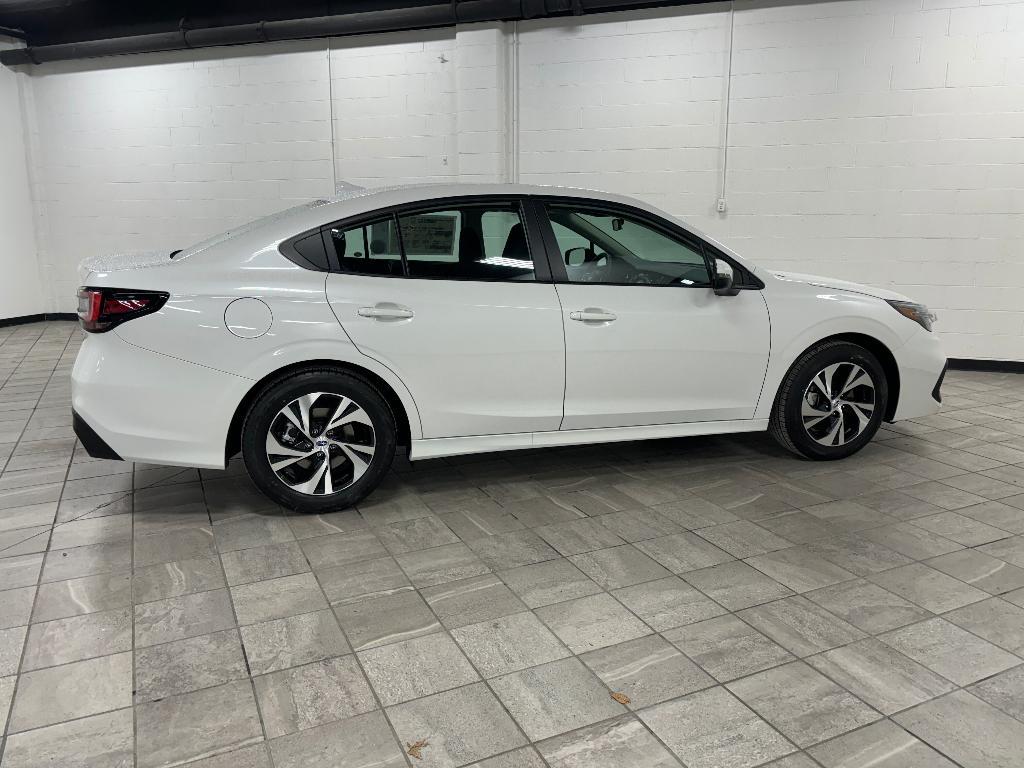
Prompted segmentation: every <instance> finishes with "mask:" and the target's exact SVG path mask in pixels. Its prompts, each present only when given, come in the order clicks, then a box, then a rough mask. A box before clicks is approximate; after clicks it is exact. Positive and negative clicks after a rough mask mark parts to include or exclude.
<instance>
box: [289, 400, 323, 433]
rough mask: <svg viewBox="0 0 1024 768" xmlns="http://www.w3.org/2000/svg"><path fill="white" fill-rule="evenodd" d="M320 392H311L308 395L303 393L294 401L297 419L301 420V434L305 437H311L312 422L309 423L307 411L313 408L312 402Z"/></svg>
mask: <svg viewBox="0 0 1024 768" xmlns="http://www.w3.org/2000/svg"><path fill="white" fill-rule="evenodd" d="M320 394H321V393H320V392H311V393H310V394H308V395H303V396H302V397H300V398H299V399H298V400H296V401H295V405H296V406H297V407H298V409H299V420H300V422H301V427H300V428H301V429H302V434H304V435H305V436H306V437H311V436H312V432H311V431H310V430H311V429H312V426H313V425H312V424H310V423H309V412H310V410H311V409H312V408H313V403H315V402H316V401H317V398H319V397H320Z"/></svg>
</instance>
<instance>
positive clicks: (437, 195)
mask: <svg viewBox="0 0 1024 768" xmlns="http://www.w3.org/2000/svg"><path fill="white" fill-rule="evenodd" d="M477 195H480V196H490V195H493V196H505V195H507V196H538V197H570V198H581V199H588V200H601V201H606V202H609V203H619V204H621V205H627V206H632V207H634V208H638V209H640V210H643V211H646V212H648V213H651V214H654V215H655V216H659V217H662V218H666V219H670V220H672V221H674V222H675V223H676V224H678V225H679V226H681V227H683V228H684V229H686V230H687V231H689V232H691V233H693V234H694V235H696V236H698V237H700V238H703V239H704V240H706V241H708V242H710V243H712V244H713V245H715V246H716V247H718V248H719V249H720V250H722V251H724V252H725V253H727V254H729V255H730V256H733V257H735V258H737V259H739V257H738V256H737V254H735V253H734V252H733V251H732V250H731V249H729V248H728V247H727V246H725V245H724V244H722V243H720V242H718V241H717V240H715V239H714V238H713V237H710V236H709V235H707V234H706V233H704V232H701V231H700V230H698V229H696V228H694V227H692V226H690V225H689V224H687V223H686V222H684V221H681V220H680V219H678V218H677V217H675V216H673V215H672V214H670V213H668V212H666V211H663V210H661V209H659V208H656V207H654V206H652V205H649V204H648V203H645V202H644V201H643V200H638V199H636V198H634V197H629V196H626V195H617V194H612V193H609V192H603V191H601V190H596V189H585V188H581V187H566V186H546V185H540V184H486V183H476V182H441V183H429V184H403V185H396V186H386V187H373V188H364V187H357V186H353V185H344V186H342V187H340V188H339V189H338V191H337V193H336V194H335V195H333V196H331V197H327V198H321V199H317V200H313V201H311V202H307V203H303V204H301V205H298V206H295V207H294V208H290V209H287V210H285V211H281V212H279V213H275V214H272V215H270V216H267V217H264V218H262V219H258V220H256V221H253V222H251V223H249V224H247V225H244V226H242V227H236V228H233V229H231V230H229V231H227V232H223V233H221V234H220V235H216V236H214V237H212V238H210V239H209V240H206V241H204V242H202V243H198V244H196V245H194V246H192V247H191V248H188V249H186V250H185V251H184V252H183V253H182V254H181V255H182V257H186V256H191V255H193V254H195V253H198V252H200V251H203V250H206V249H207V248H209V247H211V246H213V245H217V244H218V243H221V242H224V241H226V240H232V239H235V238H236V237H239V236H242V235H248V234H252V235H254V236H256V237H259V238H263V239H272V240H275V241H277V242H280V241H281V240H284V239H286V238H288V237H292V236H294V235H297V234H299V233H301V232H304V231H306V230H311V229H316V228H317V227H320V226H323V225H324V224H326V223H328V222H331V221H340V220H342V219H347V218H351V217H355V216H361V215H362V214H366V213H372V212H373V211H375V210H378V209H385V208H391V207H393V206H397V205H404V204H407V203H419V202H429V201H431V200H443V199H445V198H455V197H472V196H477ZM268 236H269V237H268ZM740 261H741V263H743V264H744V266H747V267H748V268H751V269H752V268H753V267H752V265H749V264H747V263H746V262H744V261H742V260H740Z"/></svg>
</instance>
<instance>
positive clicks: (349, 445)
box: [242, 368, 397, 513]
mask: <svg viewBox="0 0 1024 768" xmlns="http://www.w3.org/2000/svg"><path fill="white" fill-rule="evenodd" d="M396 431H397V430H396V426H395V417H394V414H392V412H391V409H390V407H389V406H388V404H387V401H386V400H385V399H384V397H383V396H382V395H381V394H380V393H379V392H378V391H377V390H376V389H375V388H374V387H373V386H372V385H371V384H370V383H368V382H367V381H365V380H363V379H361V378H359V377H357V376H354V375H352V374H350V373H346V372H344V371H341V370H336V369H330V368H312V369H308V370H304V371H300V372H298V373H295V374H292V375H291V376H288V377H286V378H284V379H281V380H279V381H277V382H275V383H273V384H271V385H270V386H269V387H267V388H266V389H265V390H264V391H263V392H261V393H260V394H259V395H258V396H257V397H256V399H255V401H254V402H253V404H252V406H251V407H250V409H249V413H248V415H247V416H246V418H245V422H244V424H243V426H242V457H243V459H244V461H245V467H246V470H247V471H248V472H249V476H250V477H251V478H252V480H253V482H254V483H255V484H256V485H257V486H258V487H259V488H260V490H262V491H263V492H264V493H265V494H267V496H269V497H270V498H271V499H273V500H274V501H276V502H278V503H279V504H281V505H283V506H285V507H288V508H289V509H295V510H298V511H301V512H318V513H319V512H329V511H333V510H338V509H343V508H345V507H350V506H352V505H354V504H356V503H357V502H358V501H360V500H361V499H363V498H364V497H365V496H366V495H367V494H369V493H370V492H371V491H372V490H373V489H374V488H376V487H377V485H378V484H379V483H380V481H381V480H382V479H383V478H384V475H385V474H386V473H387V471H388V469H389V468H390V466H391V462H392V460H393V459H394V455H395V440H396Z"/></svg>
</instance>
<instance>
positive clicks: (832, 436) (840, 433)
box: [822, 408, 846, 445]
mask: <svg viewBox="0 0 1024 768" xmlns="http://www.w3.org/2000/svg"><path fill="white" fill-rule="evenodd" d="M836 415H837V416H838V417H839V418H837V419H836V423H835V426H834V427H832V429H830V430H829V433H828V434H827V435H825V437H823V438H822V440H824V441H825V442H826V443H827V444H828V445H845V444H846V419H844V418H843V411H842V409H841V408H840V409H839V411H837V413H836Z"/></svg>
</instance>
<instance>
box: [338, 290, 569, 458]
mask: <svg viewBox="0 0 1024 768" xmlns="http://www.w3.org/2000/svg"><path fill="white" fill-rule="evenodd" d="M327 298H328V300H329V301H330V304H331V307H332V308H333V309H334V312H335V314H336V315H337V317H338V320H339V321H340V322H341V325H342V327H343V328H344V329H345V331H346V332H347V333H348V335H349V336H350V337H351V338H352V340H353V342H354V343H355V346H356V347H357V348H358V349H359V351H360V352H362V353H363V354H364V355H366V356H367V357H370V358H372V359H374V360H376V361H378V362H379V363H381V364H382V365H385V366H387V368H389V369H390V370H392V371H394V372H395V374H396V375H397V376H398V377H399V378H400V379H401V380H402V381H404V382H405V383H406V384H407V385H408V386H409V388H410V389H411V390H413V391H414V392H416V401H417V403H418V405H419V409H420V419H421V421H422V425H423V436H424V437H428V438H435V437H454V436H467V435H489V434H495V433H501V434H504V433H512V432H543V431H547V430H556V429H558V425H559V422H560V421H561V420H562V397H563V394H564V392H565V346H564V344H563V341H562V320H561V308H560V306H559V303H558V295H557V294H556V292H555V287H554V286H553V285H552V284H550V283H532V282H531V283H527V282H472V281H461V280H435V279H429V280H428V279H411V278H410V279H406V278H389V277H366V276H361V275H342V274H332V275H329V276H328V278H327ZM377 306H390V307H393V308H398V309H403V310H407V311H411V312H413V313H414V316H413V317H411V318H408V319H402V318H374V317H361V316H360V315H359V314H358V312H359V310H360V309H367V308H372V307H377Z"/></svg>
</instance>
